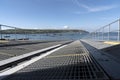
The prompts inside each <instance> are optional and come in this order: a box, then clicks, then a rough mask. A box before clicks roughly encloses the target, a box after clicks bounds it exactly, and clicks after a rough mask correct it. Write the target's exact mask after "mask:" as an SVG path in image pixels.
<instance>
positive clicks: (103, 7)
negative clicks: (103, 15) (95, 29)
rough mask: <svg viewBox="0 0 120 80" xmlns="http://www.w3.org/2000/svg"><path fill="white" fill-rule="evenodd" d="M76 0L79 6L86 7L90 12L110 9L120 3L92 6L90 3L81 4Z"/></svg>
mask: <svg viewBox="0 0 120 80" xmlns="http://www.w3.org/2000/svg"><path fill="white" fill-rule="evenodd" d="M74 1H75V3H76V4H77V5H78V6H79V7H82V8H84V9H86V10H87V11H88V12H99V11H106V10H110V9H113V8H117V7H118V5H105V6H96V7H90V6H88V5H85V4H81V3H80V2H79V1H78V0H74Z"/></svg>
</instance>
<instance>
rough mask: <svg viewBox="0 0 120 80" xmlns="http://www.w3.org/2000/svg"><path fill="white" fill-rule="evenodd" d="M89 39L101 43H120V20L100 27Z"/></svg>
mask: <svg viewBox="0 0 120 80" xmlns="http://www.w3.org/2000/svg"><path fill="white" fill-rule="evenodd" d="M87 37H88V38H91V39H93V40H99V41H107V40H108V41H120V19H118V20H116V21H114V22H111V23H109V24H107V25H105V26H103V27H100V28H99V29H97V30H95V31H94V32H91V33H90V34H89V35H88V36H87Z"/></svg>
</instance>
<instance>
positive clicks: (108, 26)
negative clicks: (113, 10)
mask: <svg viewBox="0 0 120 80" xmlns="http://www.w3.org/2000/svg"><path fill="white" fill-rule="evenodd" d="M109 40H110V24H109V25H108V41H109Z"/></svg>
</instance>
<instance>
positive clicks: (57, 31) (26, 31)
mask: <svg viewBox="0 0 120 80" xmlns="http://www.w3.org/2000/svg"><path fill="white" fill-rule="evenodd" d="M68 32H79V33H89V32H88V31H85V30H77V29H70V30H54V29H45V30H41V29H38V30H37V29H16V30H15V29H8V30H2V31H1V33H2V34H14V33H17V34H23V33H27V34H42V33H68Z"/></svg>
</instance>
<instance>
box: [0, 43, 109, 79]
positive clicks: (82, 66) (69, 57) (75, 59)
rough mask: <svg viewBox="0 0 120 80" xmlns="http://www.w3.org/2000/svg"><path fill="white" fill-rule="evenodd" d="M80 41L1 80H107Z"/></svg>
mask: <svg viewBox="0 0 120 80" xmlns="http://www.w3.org/2000/svg"><path fill="white" fill-rule="evenodd" d="M108 79H109V77H108V76H107V74H106V73H105V72H104V71H103V69H102V68H101V67H100V65H99V64H98V63H97V62H96V60H95V59H94V58H93V57H92V56H91V55H90V54H89V52H88V51H87V50H86V48H85V47H84V46H83V45H82V43H81V42H80V41H75V42H73V43H71V44H68V45H67V46H66V47H64V48H62V49H60V50H58V51H56V52H53V53H52V54H50V55H48V56H46V57H44V58H42V59H40V60H38V61H36V62H35V63H33V64H31V65H29V66H27V67H25V68H23V69H21V70H19V71H17V72H16V73H14V74H12V75H10V76H8V77H6V78H4V79H2V80H108Z"/></svg>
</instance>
